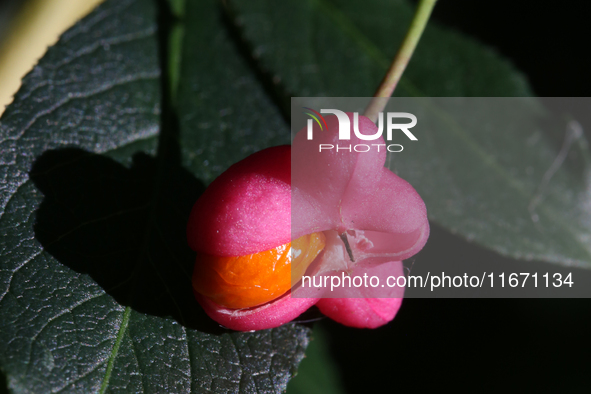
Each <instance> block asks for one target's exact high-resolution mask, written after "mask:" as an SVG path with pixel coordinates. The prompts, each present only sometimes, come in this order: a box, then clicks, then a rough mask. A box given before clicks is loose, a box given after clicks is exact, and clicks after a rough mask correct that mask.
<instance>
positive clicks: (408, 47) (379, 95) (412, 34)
mask: <svg viewBox="0 0 591 394" xmlns="http://www.w3.org/2000/svg"><path fill="white" fill-rule="evenodd" d="M436 2H437V0H420V1H419V5H418V7H417V11H416V13H415V16H414V18H413V20H412V22H411V24H410V27H409V29H408V32H407V33H406V36H405V37H404V40H403V41H402V45H401V46H400V49H398V53H396V56H395V57H394V60H393V61H392V64H391V65H390V68H389V69H388V72H387V73H386V76H385V77H384V79H383V80H382V83H381V84H380V87H379V88H378V90H377V92H376V94H375V95H374V99H373V100H371V102H370V103H369V105H368V107H367V109H366V110H365V116H367V117H368V118H370V119H371V120H372V121H374V122H375V121H376V120H377V119H378V114H379V113H380V112H382V111H383V110H384V108H385V107H386V104H388V98H389V97H390V96H392V93H393V92H394V89H395V88H396V85H398V81H400V77H401V76H402V73H404V70H405V69H406V65H407V64H408V62H409V61H410V58H411V57H412V54H413V52H414V51H415V48H416V47H417V43H418V42H419V39H420V38H421V35H422V34H423V31H424V30H425V26H427V22H428V21H429V17H430V16H431V12H432V11H433V7H434V6H435V3H436Z"/></svg>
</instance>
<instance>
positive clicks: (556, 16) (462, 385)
mask: <svg viewBox="0 0 591 394" xmlns="http://www.w3.org/2000/svg"><path fill="white" fill-rule="evenodd" d="M590 11H591V7H590V4H589V2H587V1H568V2H567V1H563V2H538V1H523V0H517V1H516V0H513V1H511V0H496V1H474V0H440V1H439V2H438V3H437V5H436V7H435V11H434V14H433V21H434V22H436V23H439V24H441V25H445V26H449V27H452V28H454V29H456V30H458V31H460V32H462V33H465V34H466V35H469V36H472V37H474V38H476V39H478V40H479V41H481V42H482V43H484V44H487V45H488V46H490V47H492V48H495V49H496V51H497V52H498V53H500V54H501V55H503V56H504V57H506V58H508V59H510V60H511V61H512V63H513V64H514V65H515V66H516V67H517V68H518V69H519V70H521V71H522V72H523V73H524V74H526V75H527V77H528V79H529V81H530V83H531V86H532V88H533V91H534V93H535V94H536V95H538V96H546V97H551V96H557V97H578V96H584V97H586V96H590V94H589V93H590V92H591V78H590V77H589V71H590V70H591V56H590V54H589V49H590V47H591V45H590V44H591V34H590V29H589V26H590V24H589V18H590V17H591V12H590ZM419 45H420V43H419ZM569 110H570V111H571V112H574V113H575V114H576V113H577V112H578V113H582V114H585V113H587V112H588V111H589V108H586V107H585V105H581V106H580V108H569ZM585 131H586V135H587V138H589V136H590V133H589V131H588V130H585ZM431 230H432V232H431V237H430V239H429V242H428V243H427V246H426V247H425V249H424V250H423V251H421V253H419V255H418V256H417V257H416V259H415V262H414V264H415V266H414V267H415V268H416V267H417V265H425V266H429V265H433V266H434V267H435V266H436V265H437V264H438V263H449V262H453V261H458V262H462V263H463V262H465V263H466V264H478V265H479V267H480V269H481V270H482V271H487V270H488V271H489V272H490V271H491V270H492V269H493V268H494V269H495V270H499V269H501V270H504V269H505V268H504V267H506V270H507V271H514V270H515V269H516V268H518V267H520V268H521V269H523V270H527V271H522V272H528V271H530V272H531V271H532V270H533V269H536V270H540V269H547V270H548V271H550V272H552V270H556V269H555V268H554V267H555V266H552V265H549V264H544V263H540V262H521V261H516V260H512V259H508V258H503V257H501V256H499V255H497V254H495V253H493V252H489V251H487V250H484V249H482V248H479V247H477V246H475V245H473V244H470V243H468V242H465V241H463V240H461V239H459V238H457V237H455V236H452V235H451V234H449V233H448V232H446V231H445V230H443V229H441V228H439V227H437V226H434V225H432V227H431ZM528 267H529V269H528ZM542 267H543V268H542ZM572 271H573V275H574V277H575V278H577V275H579V276H587V277H588V275H589V274H588V273H587V272H586V271H580V270H575V269H573V270H572ZM575 280H576V279H575ZM317 324H322V325H323V326H324V327H325V328H326V331H327V332H328V333H329V335H330V350H331V353H332V354H333V356H334V358H335V360H337V363H338V367H339V369H340V372H341V377H342V379H343V381H344V383H345V386H346V388H347V391H348V392H349V393H386V392H388V393H389V392H400V393H404V392H424V391H427V390H428V391H437V392H439V391H443V390H453V392H523V391H525V392H560V393H578V392H581V393H582V392H584V393H588V392H589V390H590V388H589V387H590V379H589V377H590V376H591V339H590V337H591V334H590V333H591V299H412V298H406V299H405V300H404V302H403V304H402V308H401V309H400V311H399V313H398V315H397V316H396V318H395V319H394V321H393V322H392V323H390V324H388V325H387V326H385V327H382V328H379V329H376V330H357V329H350V328H347V327H343V326H341V325H339V324H337V323H334V322H332V321H329V320H328V319H325V320H323V321H321V322H320V323H317Z"/></svg>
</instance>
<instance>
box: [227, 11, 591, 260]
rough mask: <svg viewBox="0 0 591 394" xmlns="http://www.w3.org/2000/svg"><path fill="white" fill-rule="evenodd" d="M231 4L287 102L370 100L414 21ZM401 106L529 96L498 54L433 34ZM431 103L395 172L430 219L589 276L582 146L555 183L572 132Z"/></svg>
mask: <svg viewBox="0 0 591 394" xmlns="http://www.w3.org/2000/svg"><path fill="white" fill-rule="evenodd" d="M229 4H230V5H229V15H231V18H232V19H233V21H234V23H235V24H236V25H237V26H238V27H239V29H240V30H241V32H242V33H243V34H244V36H245V38H246V39H247V40H248V42H249V44H250V47H251V53H252V56H253V57H254V58H256V59H257V61H258V63H259V65H260V67H261V68H262V69H263V70H265V72H266V74H267V76H268V77H269V78H272V79H273V80H274V81H276V82H279V86H278V89H277V92H278V94H281V95H282V97H283V100H285V101H286V100H288V99H289V96H301V97H309V96H324V97H339V96H343V97H369V96H371V95H373V93H374V91H375V89H376V88H377V86H378V84H379V82H380V81H381V79H382V78H383V75H384V73H385V71H386V69H387V67H388V65H389V63H390V61H391V59H392V58H393V56H394V54H395V51H396V49H397V48H398V46H399V45H400V42H401V40H402V38H403V36H404V33H405V31H406V29H407V28H408V26H409V24H410V20H411V18H412V15H413V9H412V7H410V5H409V4H408V3H407V2H406V1H403V0H397V1H396V0H370V1H364V2H359V1H352V0H306V1H296V0H286V1H282V2H274V1H271V0H253V1H231V2H230V3H229ZM276 21H281V23H277V22H276ZM396 95H397V96H402V97H404V96H430V97H453V96H458V97H479V96H492V97H495V96H497V97H522V96H530V95H531V91H530V89H529V87H528V85H527V82H526V80H525V79H524V77H523V76H522V75H521V74H520V73H519V72H517V71H516V70H515V69H514V68H513V67H512V66H511V65H510V64H509V63H508V62H507V61H506V60H504V59H502V58H501V57H499V56H498V55H497V54H495V53H494V52H493V51H492V50H490V49H488V48H486V47H484V46H482V45H480V44H478V43H477V42H475V41H474V40H472V39H469V38H466V37H463V36H461V35H459V34H458V33H456V32H453V31H450V30H447V29H445V28H441V27H439V26H437V25H435V24H431V25H429V26H428V27H427V29H426V31H425V33H424V36H423V37H422V39H421V41H420V42H419V45H418V48H417V51H416V53H415V55H414V57H413V58H412V59H411V61H410V63H409V65H408V68H407V71H406V72H405V74H404V76H403V78H402V80H401V82H400V84H399V86H398V88H397V91H396ZM424 103H425V104H424V105H423V107H422V108H420V110H421V112H422V113H424V114H425V115H424V116H423V118H422V119H426V118H432V119H435V121H436V123H435V124H433V122H431V124H430V127H425V128H422V129H421V132H422V134H421V136H420V137H419V141H418V143H417V144H416V145H412V144H410V145H409V149H406V148H407V145H408V144H407V145H405V151H404V152H403V153H401V154H394V155H391V156H390V161H389V163H390V168H392V169H393V170H395V171H396V173H398V174H399V175H400V176H401V177H403V178H404V179H406V180H408V181H409V182H410V183H411V184H412V185H413V186H414V187H415V188H416V189H417V191H418V192H419V194H420V195H421V196H422V197H423V199H424V200H425V203H426V205H427V210H428V213H429V217H430V219H431V220H433V221H434V222H436V223H438V224H440V225H442V226H443V227H445V228H447V229H449V230H451V231H452V232H454V233H457V234H460V235H462V236H463V237H465V238H467V239H469V240H473V241H474V242H477V243H479V244H481V245H483V246H486V247H489V248H492V249H494V250H496V251H498V252H499V253H502V254H504V255H508V256H512V257H515V258H524V259H536V260H542V261H547V262H552V263H559V264H564V265H574V266H581V267H586V268H591V247H590V246H589V239H591V238H590V237H591V214H590V213H589V210H588V209H587V205H588V203H587V201H588V200H589V197H588V191H587V190H588V177H587V174H588V171H589V170H590V167H589V163H591V156H590V154H589V150H588V147H587V142H586V141H585V140H584V137H582V136H581V137H578V139H575V140H574V143H572V145H570V146H569V149H567V150H565V151H564V153H565V154H567V156H565V158H566V160H564V161H563V162H561V163H560V165H559V166H557V170H556V171H555V172H553V170H552V171H551V169H552V168H553V166H554V164H553V163H555V160H557V158H560V157H561V153H560V152H561V145H562V141H563V140H568V138H569V137H568V135H569V134H568V132H567V131H566V130H567V124H566V122H564V121H562V123H560V122H557V121H558V120H561V119H559V118H556V117H554V118H553V117H551V116H549V115H548V114H547V113H545V112H544V111H543V110H542V107H541V105H540V103H539V102H538V101H537V99H529V100H527V101H522V102H519V103H516V104H515V102H514V101H511V100H506V101H505V104H504V107H503V105H502V104H499V105H496V104H495V105H491V106H490V108H487V107H486V106H485V105H482V104H483V103H484V102H483V101H480V104H481V106H480V107H478V106H476V107H474V108H473V109H474V110H475V111H474V113H473V114H471V116H470V117H467V116H466V115H465V113H469V111H468V110H467V109H465V108H464V109H463V113H464V114H462V111H461V110H458V107H457V105H456V107H455V108H452V109H449V108H445V104H443V103H444V102H443V101H438V100H424ZM466 103H468V105H470V103H471V104H476V103H477V102H476V101H466ZM512 103H514V104H515V107H514V108H512V107H511V104H512ZM499 110H500V111H504V112H499ZM454 111H455V112H454ZM476 111H479V112H476ZM458 119H459V120H458ZM489 123H492V125H489ZM483 125H488V126H487V127H484V126H483ZM489 126H490V127H489ZM572 141H573V140H571V142H572ZM557 163H558V162H557ZM549 171H550V172H549ZM550 173H551V175H552V176H551V177H549V181H546V178H548V174H550Z"/></svg>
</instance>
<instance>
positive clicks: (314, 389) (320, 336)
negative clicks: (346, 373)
mask: <svg viewBox="0 0 591 394" xmlns="http://www.w3.org/2000/svg"><path fill="white" fill-rule="evenodd" d="M328 345H329V333H328V332H326V330H325V329H324V328H322V326H321V325H320V324H316V325H315V326H314V332H313V334H312V341H310V346H308V349H306V357H305V358H304V359H303V360H302V363H301V364H300V366H299V368H298V374H297V375H296V376H295V377H294V378H293V379H292V380H290V381H289V384H288V385H287V394H342V393H345V389H344V387H343V386H342V383H341V381H342V380H341V377H340V376H339V371H338V368H337V366H336V364H335V361H334V360H333V359H332V356H331V354H330V352H329V348H328Z"/></svg>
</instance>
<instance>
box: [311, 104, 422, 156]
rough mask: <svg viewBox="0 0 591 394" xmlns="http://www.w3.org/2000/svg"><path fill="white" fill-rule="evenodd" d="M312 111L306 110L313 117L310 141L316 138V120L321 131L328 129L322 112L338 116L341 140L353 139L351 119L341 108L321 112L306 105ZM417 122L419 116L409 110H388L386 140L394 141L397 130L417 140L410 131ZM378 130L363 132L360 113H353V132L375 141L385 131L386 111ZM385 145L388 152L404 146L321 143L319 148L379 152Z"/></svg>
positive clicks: (320, 149) (361, 137)
mask: <svg viewBox="0 0 591 394" xmlns="http://www.w3.org/2000/svg"><path fill="white" fill-rule="evenodd" d="M304 109H307V110H309V111H311V112H305V113H306V114H307V115H309V116H310V117H311V119H308V124H307V127H308V129H307V131H308V133H307V138H308V140H309V141H312V140H313V139H314V132H313V128H314V121H316V123H317V124H318V126H319V127H320V130H321V131H324V130H325V129H328V125H327V123H326V120H325V119H324V116H322V115H321V114H333V115H335V116H336V117H337V120H338V122H339V140H340V141H347V140H351V121H350V119H349V116H347V114H346V113H345V112H343V111H341V110H338V109H321V110H320V112H317V111H315V110H313V109H312V108H308V107H304ZM395 119H397V120H398V119H409V120H410V122H409V123H394V120H395ZM416 124H417V117H416V116H414V115H413V114H411V113H408V112H387V113H386V140H387V141H392V136H393V134H394V131H395V130H400V131H402V132H403V133H404V134H405V135H406V136H407V137H408V138H409V139H410V140H411V141H417V137H415V136H414V134H413V133H411V132H410V130H409V129H411V128H413V127H414V126H416ZM377 126H378V131H377V132H376V133H375V134H369V135H368V134H362V133H361V132H360V131H359V113H357V112H354V113H353V132H354V133H355V136H356V137H357V138H359V139H360V140H363V141H375V140H377V139H379V138H380V137H381V136H382V134H383V132H384V113H383V112H380V113H379V114H378V122H377ZM382 147H384V148H385V149H387V150H388V152H394V153H395V152H402V150H403V146H402V145H400V144H355V145H351V144H349V145H343V146H341V145H338V144H337V145H336V146H335V145H333V144H319V145H318V149H319V151H320V152H322V151H323V150H332V149H335V150H336V151H337V152H339V151H349V152H352V151H355V152H369V151H370V150H372V149H377V151H378V152H379V151H380V149H381V148H382Z"/></svg>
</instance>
